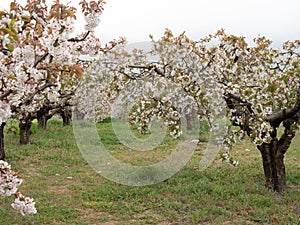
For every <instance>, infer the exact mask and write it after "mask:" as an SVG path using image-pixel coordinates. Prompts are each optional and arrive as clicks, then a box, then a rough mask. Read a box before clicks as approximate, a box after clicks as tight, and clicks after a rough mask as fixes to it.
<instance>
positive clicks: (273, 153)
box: [258, 139, 286, 192]
mask: <svg viewBox="0 0 300 225" xmlns="http://www.w3.org/2000/svg"><path fill="white" fill-rule="evenodd" d="M281 147H282V146H281V145H280V143H279V141H278V140H277V139H275V140H272V141H271V143H264V144H262V145H260V146H258V149H259V150H260V152H261V155H262V161H263V168H264V173H265V179H266V187H267V188H270V189H272V190H274V191H278V192H283V191H284V190H285V189H286V174H285V166H284V153H285V152H284V151H282V148H281Z"/></svg>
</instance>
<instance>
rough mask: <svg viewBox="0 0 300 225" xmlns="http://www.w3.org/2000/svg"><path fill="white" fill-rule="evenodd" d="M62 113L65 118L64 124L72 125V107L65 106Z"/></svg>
mask: <svg viewBox="0 0 300 225" xmlns="http://www.w3.org/2000/svg"><path fill="white" fill-rule="evenodd" d="M60 115H61V117H62V119H63V126H69V125H71V121H72V111H71V109H70V108H68V107H65V108H63V109H62V110H61V111H60Z"/></svg>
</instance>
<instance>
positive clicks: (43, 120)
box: [37, 111, 48, 130]
mask: <svg viewBox="0 0 300 225" xmlns="http://www.w3.org/2000/svg"><path fill="white" fill-rule="evenodd" d="M37 120H38V128H39V129H44V130H46V128H47V121H48V119H47V115H46V113H44V112H41V111H39V112H38V113H37Z"/></svg>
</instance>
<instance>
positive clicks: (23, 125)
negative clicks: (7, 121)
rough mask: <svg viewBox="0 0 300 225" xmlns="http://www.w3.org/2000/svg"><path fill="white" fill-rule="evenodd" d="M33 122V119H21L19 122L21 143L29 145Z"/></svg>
mask: <svg viewBox="0 0 300 225" xmlns="http://www.w3.org/2000/svg"><path fill="white" fill-rule="evenodd" d="M31 122H32V121H31V120H25V121H24V120H21V121H20V123H19V128H20V144H21V145H27V144H29V143H30V128H31Z"/></svg>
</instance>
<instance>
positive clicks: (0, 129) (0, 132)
mask: <svg viewBox="0 0 300 225" xmlns="http://www.w3.org/2000/svg"><path fill="white" fill-rule="evenodd" d="M5 124H6V123H2V124H1V125H0V160H3V159H4V158H5V149H4V127H5Z"/></svg>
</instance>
